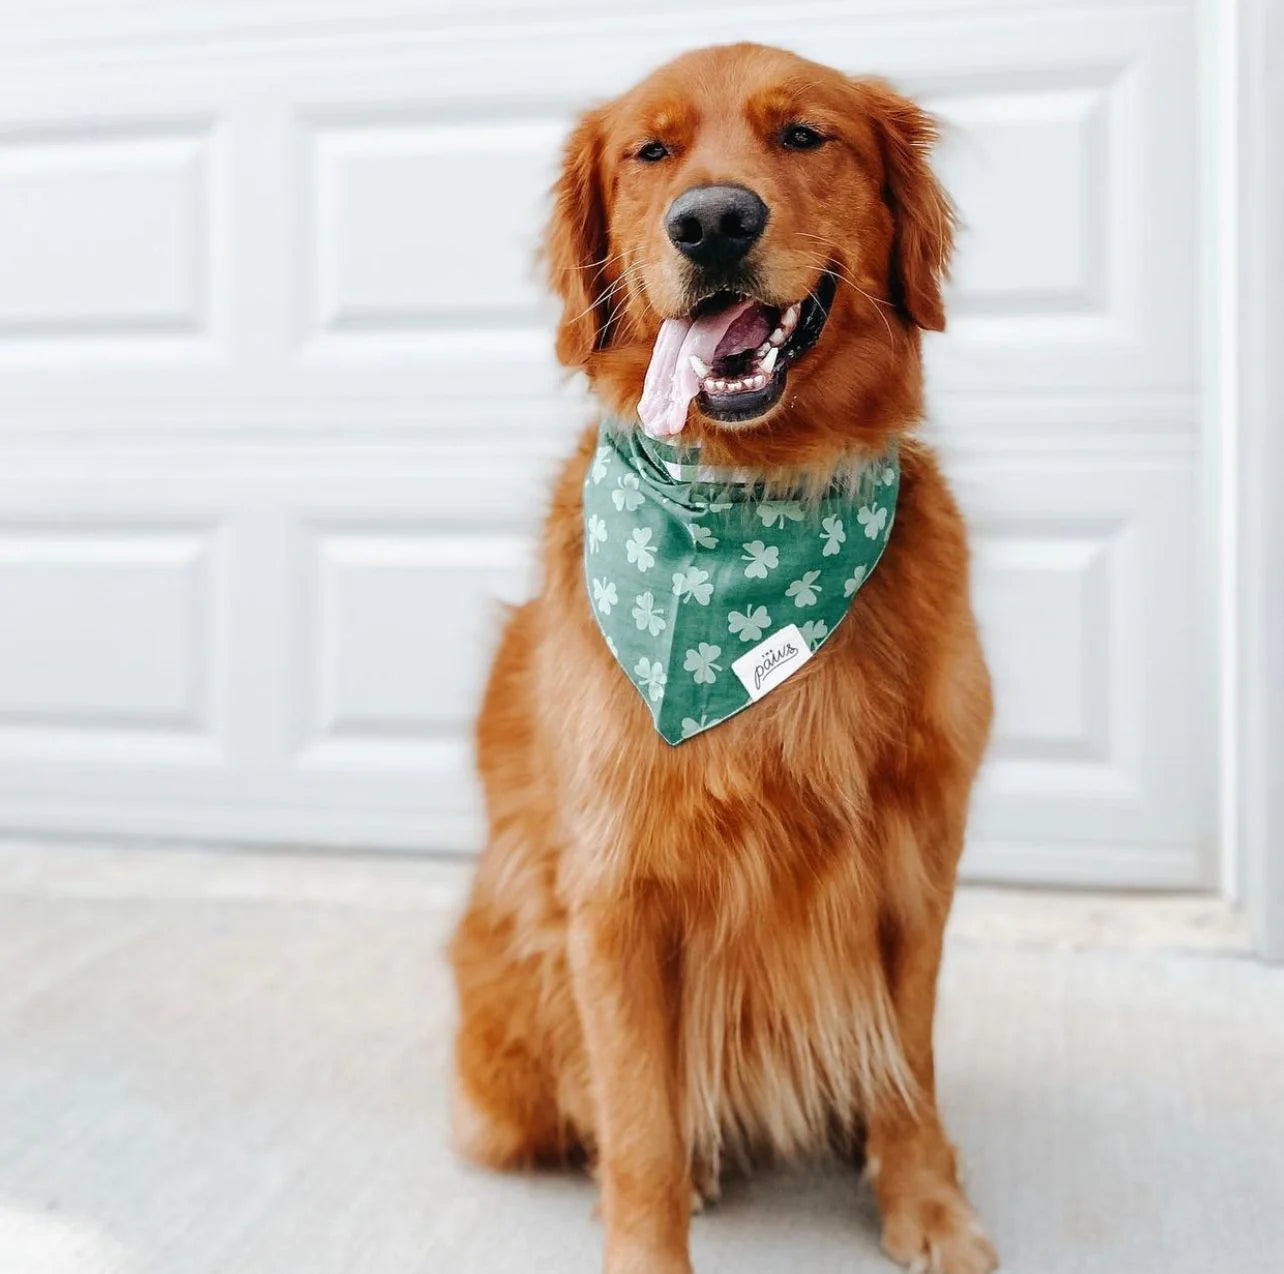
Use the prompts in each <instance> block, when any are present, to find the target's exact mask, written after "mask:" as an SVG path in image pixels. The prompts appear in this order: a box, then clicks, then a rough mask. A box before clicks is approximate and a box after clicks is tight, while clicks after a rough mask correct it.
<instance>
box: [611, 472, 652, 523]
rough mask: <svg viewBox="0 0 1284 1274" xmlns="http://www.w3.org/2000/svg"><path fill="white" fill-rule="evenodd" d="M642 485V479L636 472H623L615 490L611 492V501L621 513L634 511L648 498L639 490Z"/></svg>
mask: <svg viewBox="0 0 1284 1274" xmlns="http://www.w3.org/2000/svg"><path fill="white" fill-rule="evenodd" d="M641 485H642V480H641V479H640V478H639V477H638V475H637V474H636V473H624V474H621V475H620V480H619V482H618V483H616V487H615V490H614V491H612V492H611V503H612V504H614V505H615V507H616V509H618V510H619V511H620V512H621V513H632V512H633V510H634V509H636V508H637V507H638V505H640V504H641V503H642V501H643V500H644V499H645V498H646V497H645V496H644V495H643V494H642V492H641V491H640V490H639V488H640V487H641Z"/></svg>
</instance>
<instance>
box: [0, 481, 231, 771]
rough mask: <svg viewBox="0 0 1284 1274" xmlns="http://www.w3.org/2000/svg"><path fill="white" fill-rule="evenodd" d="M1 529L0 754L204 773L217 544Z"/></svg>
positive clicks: (164, 536) (10, 758)
mask: <svg viewBox="0 0 1284 1274" xmlns="http://www.w3.org/2000/svg"><path fill="white" fill-rule="evenodd" d="M84 515H85V509H84V508H83V506H82V507H78V508H77V510H76V518H77V522H78V524H77V525H76V526H74V528H73V527H71V526H68V525H66V524H63V523H57V522H54V523H50V522H48V521H47V520H45V519H36V518H33V519H31V520H26V519H24V518H22V517H14V518H9V517H4V518H3V519H2V520H0V614H2V615H3V616H4V622H3V624H0V754H2V755H3V756H4V757H5V758H6V761H7V763H8V764H9V765H20V764H21V763H22V762H23V761H31V762H34V763H37V764H42V765H43V764H48V763H50V762H51V761H52V762H55V763H56V762H58V760H59V759H60V758H61V759H62V760H64V761H65V762H66V763H67V764H69V765H71V766H79V765H81V764H83V763H84V762H85V760H86V759H96V760H98V761H99V762H100V763H102V764H106V765H117V764H123V765H136V764H138V763H140V762H141V763H145V764H154V763H156V762H158V761H159V762H161V763H167V762H173V763H177V764H188V763H192V762H196V763H199V764H208V763H212V762H213V761H214V760H215V759H216V757H217V754H218V748H219V741H218V739H217V737H216V733H215V732H216V711H215V704H214V702H213V694H214V688H215V684H216V682H217V679H218V676H219V667H220V657H221V651H220V649H219V640H218V624H217V611H218V608H219V606H220V604H221V599H220V598H219V597H218V596H217V591H216V590H217V579H218V574H217V565H218V563H217V561H216V559H217V557H218V555H219V554H220V551H221V550H220V548H219V543H218V536H217V531H216V529H215V528H213V527H211V526H208V525H191V524H177V525H175V524H158V525H146V524H143V525H140V524H138V523H130V524H126V525H122V524H119V523H105V524H99V525H94V524H93V523H92V522H89V523H87V524H86V523H85V522H84V521H83V520H82V519H84Z"/></svg>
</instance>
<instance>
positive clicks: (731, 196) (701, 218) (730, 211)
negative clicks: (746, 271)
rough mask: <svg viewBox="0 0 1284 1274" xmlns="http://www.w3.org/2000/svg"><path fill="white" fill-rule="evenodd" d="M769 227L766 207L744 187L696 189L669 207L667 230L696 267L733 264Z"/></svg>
mask: <svg viewBox="0 0 1284 1274" xmlns="http://www.w3.org/2000/svg"><path fill="white" fill-rule="evenodd" d="M766 224H767V205H766V204H765V203H763V202H762V200H761V199H759V198H758V196H757V195H755V194H754V193H753V191H752V190H746V189H745V188H744V187H743V186H695V187H693V188H692V189H691V190H688V191H686V192H685V193H684V194H681V195H679V196H678V197H677V198H676V199H675V200H674V201H673V203H672V204H671V205H670V207H669V213H668V216H666V217H665V219H664V228H665V229H666V230H667V231H668V232H669V238H670V239H671V240H672V241H673V246H674V247H675V248H677V250H678V251H679V252H681V253H682V254H683V255H684V256H686V257H689V258H690V259H691V260H692V261H694V262H695V263H696V265H703V266H711V265H713V266H718V265H732V264H733V263H734V262H736V261H739V260H740V258H741V257H743V256H744V255H745V253H746V252H748V251H749V249H750V248H752V247H753V245H754V242H755V241H756V240H757V238H758V236H759V235H760V234H762V229H763V227H764V226H765V225H766Z"/></svg>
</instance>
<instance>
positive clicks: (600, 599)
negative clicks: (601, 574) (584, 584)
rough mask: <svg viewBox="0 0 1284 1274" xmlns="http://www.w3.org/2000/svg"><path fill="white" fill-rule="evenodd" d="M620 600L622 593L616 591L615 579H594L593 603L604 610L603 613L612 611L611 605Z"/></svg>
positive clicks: (606, 613) (607, 613)
mask: <svg viewBox="0 0 1284 1274" xmlns="http://www.w3.org/2000/svg"><path fill="white" fill-rule="evenodd" d="M619 600H620V595H619V593H617V592H616V591H615V581H614V580H602V579H595V580H594V581H593V605H595V606H596V607H597V608H598V610H600V611H601V612H602V614H603V615H609V614H610V613H611V607H612V606H614V605H615V604H616V603H617V602H618V601H619Z"/></svg>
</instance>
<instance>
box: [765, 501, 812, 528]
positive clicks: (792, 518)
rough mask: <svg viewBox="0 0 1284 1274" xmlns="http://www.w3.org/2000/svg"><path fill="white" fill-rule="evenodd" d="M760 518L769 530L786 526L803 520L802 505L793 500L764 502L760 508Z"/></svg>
mask: <svg viewBox="0 0 1284 1274" xmlns="http://www.w3.org/2000/svg"><path fill="white" fill-rule="evenodd" d="M758 516H759V517H760V518H761V519H762V524H763V526H765V527H766V528H767V529H768V530H770V529H771V528H772V527H773V526H784V524H785V523H786V522H801V521H802V520H803V511H802V505H800V504H796V503H795V502H794V501H792V500H764V501H763V502H762V503H761V504H760V505H759V506H758Z"/></svg>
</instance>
